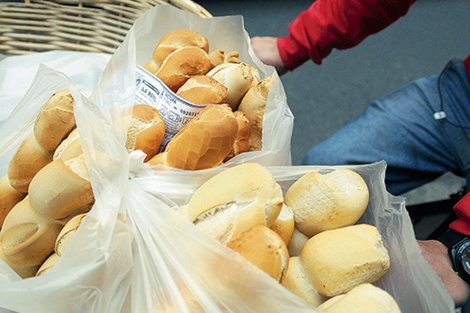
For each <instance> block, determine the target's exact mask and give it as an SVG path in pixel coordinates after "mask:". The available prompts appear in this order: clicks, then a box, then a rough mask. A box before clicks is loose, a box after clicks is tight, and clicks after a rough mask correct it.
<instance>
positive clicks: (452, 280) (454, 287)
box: [418, 240, 470, 307]
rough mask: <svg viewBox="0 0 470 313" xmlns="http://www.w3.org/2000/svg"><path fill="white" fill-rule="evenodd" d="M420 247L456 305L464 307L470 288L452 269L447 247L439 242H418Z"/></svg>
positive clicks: (469, 294)
mask: <svg viewBox="0 0 470 313" xmlns="http://www.w3.org/2000/svg"><path fill="white" fill-rule="evenodd" d="M418 245H419V247H420V248H421V253H422V254H423V257H424V258H425V259H426V261H427V262H428V263H429V265H431V267H432V268H433V270H434V271H435V272H436V274H437V276H439V278H440V279H441V280H442V282H443V283H444V286H445V287H446V289H447V291H448V292H449V294H450V296H451V297H452V299H453V300H454V302H455V305H456V306H457V307H458V306H461V305H463V304H464V303H465V302H466V301H467V299H468V297H469V296H470V286H468V285H467V283H466V282H464V281H463V280H462V279H461V278H460V277H459V276H457V274H456V273H455V271H454V269H453V268H452V262H451V260H450V257H449V254H448V252H447V247H446V246H445V245H444V244H443V243H441V242H439V241H437V240H418Z"/></svg>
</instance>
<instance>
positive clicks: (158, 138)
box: [126, 104, 166, 162]
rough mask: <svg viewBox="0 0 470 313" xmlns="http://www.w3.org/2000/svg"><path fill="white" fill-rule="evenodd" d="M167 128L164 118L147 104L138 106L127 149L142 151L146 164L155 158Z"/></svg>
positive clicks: (133, 116)
mask: <svg viewBox="0 0 470 313" xmlns="http://www.w3.org/2000/svg"><path fill="white" fill-rule="evenodd" d="M165 131H166V126H165V121H164V119H163V116H162V115H161V114H160V112H159V111H158V110H157V109H156V108H155V107H152V106H150V105H147V104H136V105H134V107H133V108H132V116H131V120H130V124H129V127H128V129H127V141H126V148H127V150H128V151H134V150H141V151H143V152H144V153H145V154H146V157H145V159H144V162H147V161H149V160H150V159H151V158H153V157H154V156H155V155H156V154H157V152H158V150H159V148H160V145H161V143H162V141H163V137H164V136H165Z"/></svg>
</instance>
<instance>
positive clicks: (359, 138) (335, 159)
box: [302, 59, 470, 195]
mask: <svg viewBox="0 0 470 313" xmlns="http://www.w3.org/2000/svg"><path fill="white" fill-rule="evenodd" d="M382 160H384V161H385V162H386V163H387V168H386V172H385V184H386V187H387V190H388V191H389V192H390V193H391V194H394V195H400V194H402V193H404V192H407V191H409V190H411V189H413V188H416V187H419V186H421V185H423V184H426V183H428V182H430V181H432V180H434V179H436V178H438V177H439V176H441V175H442V174H444V173H447V172H453V173H455V174H456V175H459V176H463V177H465V178H466V180H467V186H470V83H469V79H468V76H467V73H466V71H465V66H464V64H463V62H462V61H461V60H457V59H453V60H451V61H450V62H449V63H448V64H447V66H446V67H445V68H444V70H443V71H442V72H441V73H440V74H439V75H436V76H430V77H425V78H421V79H418V80H415V81H413V82H411V83H409V84H407V85H405V86H403V87H401V88H399V89H397V90H395V91H393V92H391V93H390V94H388V95H386V96H385V97H382V98H380V99H377V100H376V101H374V102H372V103H371V104H369V105H368V106H367V108H366V109H365V111H364V112H363V113H362V114H361V115H360V116H359V117H357V118H356V119H354V120H352V121H350V122H349V123H347V124H346V125H345V126H343V127H342V128H341V129H340V130H339V131H338V132H337V133H336V134H334V135H333V136H331V137H330V138H328V139H327V140H326V141H324V142H322V143H321V144H319V145H318V146H315V147H312V148H311V149H310V150H309V151H308V153H307V155H306V156H305V157H304V159H303V161H302V163H303V164H310V165H353V164H354V165H356V164H368V163H373V162H377V161H382Z"/></svg>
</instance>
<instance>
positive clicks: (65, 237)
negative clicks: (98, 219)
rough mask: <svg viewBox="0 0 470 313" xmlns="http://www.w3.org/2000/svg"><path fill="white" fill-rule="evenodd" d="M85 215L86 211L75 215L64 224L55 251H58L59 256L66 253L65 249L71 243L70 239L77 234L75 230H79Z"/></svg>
mask: <svg viewBox="0 0 470 313" xmlns="http://www.w3.org/2000/svg"><path fill="white" fill-rule="evenodd" d="M85 216H86V213H82V214H78V215H76V216H74V217H73V218H72V219H70V220H69V221H68V222H67V223H66V224H65V225H64V227H63V228H62V230H61V231H60V233H59V235H57V239H56V241H55V246H54V251H55V253H57V255H58V256H62V255H63V254H64V251H65V249H66V248H67V246H68V245H69V243H70V240H72V238H73V236H74V235H75V232H76V231H77V229H78V227H79V226H80V224H81V222H82V220H83V219H84V218H85Z"/></svg>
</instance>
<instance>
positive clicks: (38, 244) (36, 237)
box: [0, 197, 62, 266]
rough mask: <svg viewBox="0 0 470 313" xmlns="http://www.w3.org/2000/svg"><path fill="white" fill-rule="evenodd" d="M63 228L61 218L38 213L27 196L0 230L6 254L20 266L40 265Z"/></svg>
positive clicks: (11, 212) (0, 237)
mask: <svg viewBox="0 0 470 313" xmlns="http://www.w3.org/2000/svg"><path fill="white" fill-rule="evenodd" d="M61 229H62V224H61V223H60V222H59V221H56V220H54V219H53V218H50V217H47V216H43V215H41V214H38V213H37V212H36V211H35V210H34V209H33V208H32V207H31V204H30V201H29V197H26V198H24V199H23V200H22V201H21V202H19V203H18V204H17V205H16V206H15V207H13V209H12V210H11V211H10V214H8V216H7V218H6V219H5V222H4V224H3V227H2V229H1V231H0V245H1V246H2V251H3V255H4V256H5V257H6V258H7V259H8V261H9V262H11V263H15V264H17V265H27V266H34V265H40V264H42V263H43V262H44V260H45V259H46V258H47V257H48V256H49V255H50V254H51V253H52V252H53V250H54V244H55V240H56V238H57V235H58V234H59V232H60V230H61Z"/></svg>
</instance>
